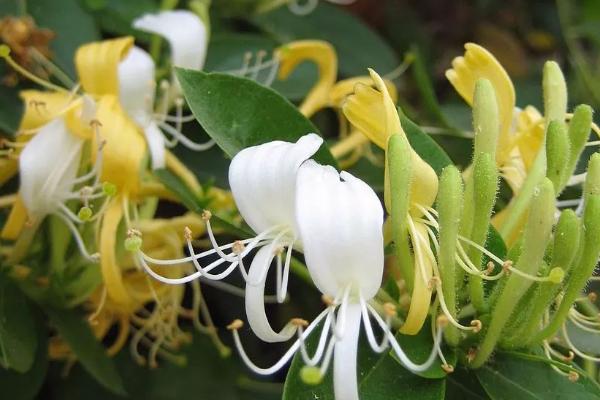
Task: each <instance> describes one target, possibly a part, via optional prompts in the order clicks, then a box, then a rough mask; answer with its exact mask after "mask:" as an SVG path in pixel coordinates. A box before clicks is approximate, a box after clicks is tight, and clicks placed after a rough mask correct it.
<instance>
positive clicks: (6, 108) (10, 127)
mask: <svg viewBox="0 0 600 400" xmlns="http://www.w3.org/2000/svg"><path fill="white" fill-rule="evenodd" d="M4 71H5V68H4V66H0V75H4ZM22 113H23V103H22V101H21V100H20V99H19V91H18V90H17V89H16V88H12V87H7V86H5V85H0V132H2V133H4V134H6V135H8V136H13V135H14V133H15V131H16V130H17V128H18V127H19V120H20V119H21V114H22Z"/></svg>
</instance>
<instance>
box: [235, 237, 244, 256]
mask: <svg viewBox="0 0 600 400" xmlns="http://www.w3.org/2000/svg"><path fill="white" fill-rule="evenodd" d="M245 248H246V246H244V243H242V242H241V241H239V240H236V241H235V242H233V246H231V250H232V251H233V254H235V255H236V256H239V255H240V254H242V252H243V251H244V249H245Z"/></svg>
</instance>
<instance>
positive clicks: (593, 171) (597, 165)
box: [583, 153, 600, 201]
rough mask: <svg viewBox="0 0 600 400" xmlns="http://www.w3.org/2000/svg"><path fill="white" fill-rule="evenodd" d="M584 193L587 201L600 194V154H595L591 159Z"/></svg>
mask: <svg viewBox="0 0 600 400" xmlns="http://www.w3.org/2000/svg"><path fill="white" fill-rule="evenodd" d="M583 191H584V193H583V196H584V199H585V201H587V198H588V197H589V196H590V195H592V194H600V153H594V154H592V156H591V157H590V161H589V162H588V169H587V175H586V177H585V184H584V185H583Z"/></svg>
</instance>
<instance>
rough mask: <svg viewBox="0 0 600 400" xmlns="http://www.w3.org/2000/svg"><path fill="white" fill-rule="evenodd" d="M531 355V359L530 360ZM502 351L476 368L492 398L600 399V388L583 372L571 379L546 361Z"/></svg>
mask: <svg viewBox="0 0 600 400" xmlns="http://www.w3.org/2000/svg"><path fill="white" fill-rule="evenodd" d="M527 358H529V359H527ZM527 358H525V357H518V356H516V355H514V354H506V353H499V354H497V355H496V356H495V357H494V359H493V360H492V361H491V362H490V363H489V364H487V365H485V366H483V367H482V368H480V369H478V370H476V371H475V373H476V374H477V378H478V379H479V382H480V383H481V385H482V386H483V388H484V389H485V391H486V392H487V394H488V395H489V396H490V397H491V398H492V399H493V400H504V399H506V400H509V399H510V400H512V399H519V400H553V399H555V400H562V399H577V400H586V399H590V400H591V399H598V398H600V387H599V386H598V384H597V383H595V382H593V381H592V380H590V379H589V378H588V377H586V376H585V375H583V374H580V377H579V380H578V381H576V382H571V381H569V379H568V378H567V377H566V376H563V375H560V374H558V373H557V372H556V371H554V370H553V369H552V368H551V366H550V365H549V364H548V363H547V362H544V361H543V360H536V359H535V358H534V357H527Z"/></svg>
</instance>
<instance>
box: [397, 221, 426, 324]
mask: <svg viewBox="0 0 600 400" xmlns="http://www.w3.org/2000/svg"><path fill="white" fill-rule="evenodd" d="M415 228H416V230H417V232H418V234H419V235H423V237H425V238H427V237H428V236H427V229H426V228H425V226H424V225H423V224H422V223H420V222H415ZM410 239H411V242H412V243H413V249H414V248H417V244H416V242H417V241H418V240H419V238H415V237H412V235H411V237H410ZM421 245H422V244H421ZM419 246H420V245H419ZM422 256H423V257H422V261H423V267H424V268H425V277H426V281H427V283H425V282H426V281H425V280H424V279H423V275H422V272H421V269H420V268H418V267H417V266H416V265H415V268H414V270H415V276H414V286H413V292H412V295H411V298H410V306H409V309H408V314H407V315H406V320H405V321H404V325H402V327H401V328H400V332H402V333H404V334H405V335H416V334H417V333H419V331H420V330H421V328H422V327H423V324H424V323H425V320H426V319H427V316H428V315H429V305H430V304H431V294H432V292H433V291H432V290H431V288H430V287H429V281H430V280H431V277H432V276H433V266H432V265H431V260H430V259H429V257H427V256H426V255H424V254H422ZM416 259H417V256H416V255H415V260H416Z"/></svg>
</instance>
